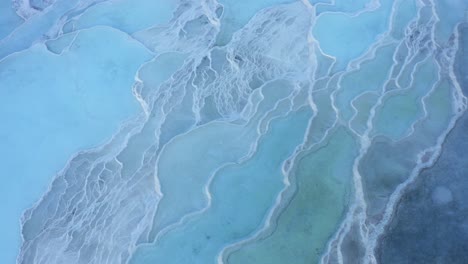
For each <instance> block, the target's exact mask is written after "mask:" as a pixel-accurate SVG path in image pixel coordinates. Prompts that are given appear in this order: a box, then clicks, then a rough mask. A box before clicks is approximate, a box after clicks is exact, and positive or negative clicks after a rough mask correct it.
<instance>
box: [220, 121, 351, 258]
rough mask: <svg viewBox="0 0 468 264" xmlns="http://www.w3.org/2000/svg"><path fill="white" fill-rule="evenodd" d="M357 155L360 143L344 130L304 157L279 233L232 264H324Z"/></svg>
mask: <svg viewBox="0 0 468 264" xmlns="http://www.w3.org/2000/svg"><path fill="white" fill-rule="evenodd" d="M356 155H357V145H356V143H355V141H354V139H353V137H352V136H351V135H350V134H349V132H347V131H346V130H345V129H344V128H339V129H338V130H337V131H336V132H335V133H334V134H333V135H332V136H331V138H330V141H329V142H328V144H326V145H325V146H323V147H322V148H320V149H318V150H316V151H313V152H310V153H307V154H306V155H304V156H303V157H302V158H301V159H300V161H299V162H298V164H297V167H296V168H295V170H294V172H293V174H294V176H293V177H295V178H296V185H297V190H296V193H295V194H294V196H293V198H292V200H291V201H290V202H289V203H288V204H287V207H286V209H285V210H284V211H283V212H282V213H281V214H280V215H279V218H278V220H277V221H276V228H275V229H274V230H273V233H272V234H271V235H269V236H267V237H266V238H263V239H260V240H255V241H253V242H250V243H248V244H247V245H244V246H242V247H241V248H240V249H239V250H237V251H235V252H233V253H232V254H231V255H230V256H229V257H228V263H230V264H236V263H242V264H254V263H269V264H276V263H277V264H283V263H291V262H293V263H297V264H302V263H318V260H319V258H320V255H321V254H322V252H323V250H324V248H325V246H326V243H327V241H328V239H329V238H330V236H331V235H332V234H333V233H334V232H335V230H336V229H337V226H338V225H339V223H340V221H341V219H342V217H343V215H344V213H345V211H346V208H347V205H348V203H349V194H350V192H351V191H352V190H351V186H352V182H351V181H352V165H353V160H354V158H355V156H356Z"/></svg>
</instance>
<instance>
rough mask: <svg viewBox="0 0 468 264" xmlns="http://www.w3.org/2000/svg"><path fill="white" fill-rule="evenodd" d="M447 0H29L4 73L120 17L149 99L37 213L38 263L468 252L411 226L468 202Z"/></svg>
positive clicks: (453, 25)
mask: <svg viewBox="0 0 468 264" xmlns="http://www.w3.org/2000/svg"><path fill="white" fill-rule="evenodd" d="M251 2H252V3H251ZM439 2H440V3H439ZM447 2H449V1H442V0H441V1H437V0H414V1H408V0H380V1H378V0H370V1H364V0H361V1H353V4H352V5H350V4H349V3H348V1H340V0H336V1H333V2H328V1H314V0H311V1H306V0H302V1H284V0H283V1H279V0H264V1H235V0H218V1H216V0H202V1H190V0H180V1H162V0H161V1H149V0H138V1H130V0H120V1H115V3H113V2H112V1H97V0H95V1H78V0H74V1H60V0H56V1H29V2H28V1H17V2H16V5H15V6H16V10H17V12H18V14H20V15H21V17H23V18H24V19H25V21H24V22H23V24H21V25H20V26H18V27H17V28H16V29H15V30H13V31H12V32H11V33H10V34H9V35H8V36H7V37H5V38H4V39H2V40H1V41H0V58H4V59H2V60H1V61H0V70H1V63H6V62H8V60H9V58H11V56H15V54H18V52H19V53H21V52H23V50H33V47H36V46H33V47H31V45H32V44H33V43H36V42H37V41H40V42H41V43H43V44H44V47H45V49H46V50H47V51H46V52H48V53H50V54H53V55H54V56H55V57H57V59H58V60H61V59H64V60H65V59H66V58H67V56H74V55H75V53H77V52H78V51H79V49H86V48H89V49H92V48H93V45H92V44H89V43H90V40H89V39H93V36H97V35H99V36H102V35H103V34H109V35H112V38H113V39H115V41H113V44H114V45H116V46H118V48H116V49H117V51H118V50H124V49H126V51H125V52H126V54H133V53H138V54H139V56H140V57H139V58H140V59H139V61H138V63H139V64H138V67H139V68H138V69H137V70H136V71H135V69H126V70H128V71H130V70H133V71H134V74H135V78H134V81H133V86H132V87H128V89H132V91H133V95H134V97H135V98H136V100H137V101H138V103H139V105H140V106H141V111H140V113H139V114H138V115H137V116H135V117H134V118H131V119H129V120H127V121H125V122H124V123H123V124H122V125H121V126H120V129H119V131H118V132H117V133H115V134H114V136H113V137H112V139H110V140H109V141H108V142H107V143H105V144H103V145H102V146H100V147H98V148H95V149H92V150H88V151H82V152H80V153H77V154H76V155H75V156H74V157H72V158H71V159H70V161H69V162H68V164H67V165H66V167H65V168H64V169H63V170H62V171H61V172H60V173H59V174H58V175H57V176H56V177H55V179H54V181H53V182H52V184H51V185H50V189H49V191H48V192H47V193H46V194H45V195H44V196H43V197H42V198H41V199H40V201H38V202H37V203H36V204H35V205H34V206H33V207H32V208H30V209H28V210H27V211H26V212H25V213H24V215H23V218H22V221H21V224H22V238H23V243H22V245H21V252H20V254H19V256H18V263H25V264H26V263H28V264H31V263H47V264H53V263H99V264H103V263H112V264H118V263H132V264H142V263H192V264H197V263H200V264H206V263H231V264H236V263H239V264H241V263H242V264H249V263H252V264H254V263H269V264H274V263H278V264H279V263H324V264H325V263H340V264H341V263H408V262H407V261H409V260H411V259H412V261H410V262H411V263H431V262H430V261H431V259H433V258H437V259H439V260H438V261H442V262H437V263H449V262H450V263H464V261H463V260H460V259H464V260H467V256H466V254H464V253H459V252H461V249H460V248H462V246H461V245H458V248H459V249H460V250H458V249H457V248H452V249H453V250H452V249H451V250H452V251H450V250H449V249H447V250H446V251H444V249H441V248H440V247H438V248H439V250H440V252H446V253H440V255H439V254H438V253H433V255H430V253H429V252H426V251H425V250H427V251H429V250H430V247H431V246H432V245H434V247H437V245H438V244H437V242H430V241H429V240H425V243H428V246H427V247H426V246H424V248H425V250H421V251H416V250H413V249H410V248H411V247H410V245H413V244H411V243H413V242H407V241H410V240H406V239H411V238H413V237H408V236H407V235H406V234H407V232H413V233H411V234H413V235H414V237H416V235H415V234H419V233H417V232H425V231H420V229H419V228H421V227H419V225H420V224H421V223H425V226H426V228H431V227H432V226H443V225H445V224H444V223H445V222H446V218H444V217H449V216H445V215H448V214H452V213H453V214H456V215H457V217H458V218H460V219H461V218H462V217H463V216H464V214H463V213H461V211H460V210H465V209H463V208H464V207H463V206H462V205H464V203H462V202H461V200H463V198H462V197H463V191H462V188H461V187H460V188H459V187H455V186H454V185H453V184H455V183H453V182H452V181H451V180H449V179H446V178H443V177H441V176H437V173H440V170H442V168H444V167H443V166H452V163H451V162H455V161H454V158H453V156H457V155H458V154H456V155H455V154H444V153H445V152H447V153H452V152H453V153H456V152H457V151H458V150H459V149H458V148H461V147H459V146H457V143H456V142H458V141H463V138H464V137H463V135H462V134H463V133H461V132H453V135H452V137H453V139H451V140H452V141H453V142H454V143H447V144H446V145H447V146H446V148H447V150H442V147H443V146H444V141H445V139H446V137H447V134H448V133H449V132H450V131H451V129H452V128H453V127H454V126H455V124H456V122H457V120H458V119H459V118H460V117H461V116H462V115H463V114H464V112H465V110H466V107H467V102H466V97H465V95H464V93H463V92H464V90H466V89H468V88H466V85H467V82H466V79H463V78H464V76H466V66H465V64H466V60H464V59H460V58H466V51H464V50H466V47H467V46H466V38H467V36H466V23H462V22H463V20H466V18H464V16H465V11H466V10H468V9H467V7H468V4H466V3H464V2H463V1H453V2H451V3H447ZM152 9H155V11H154V13H152V12H147V11H146V10H152ZM156 9H157V10H156ZM239 10H241V11H242V12H241V11H239ZM454 10H456V11H454ZM452 11H453V12H452ZM239 12H241V13H239ZM451 12H452V13H451ZM103 16H104V17H106V18H108V19H102V17H103ZM449 16H450V17H451V18H450V19H448V18H447V17H449ZM93 34H94V35H93ZM90 36H91V37H90ZM96 38H98V37H96ZM119 43H120V44H119ZM86 45H88V46H86ZM114 47H115V46H114ZM40 52H44V51H43V50H41V51H40ZM464 52H465V53H464ZM117 53H118V52H117ZM129 61H130V59H129ZM131 61H132V62H133V60H131ZM91 63H92V62H91ZM135 63H136V62H135ZM109 64H111V63H107V64H105V63H103V65H104V66H102V67H108V65H109ZM106 65H107V66H106ZM84 67H86V66H84ZM119 69H121V68H119V67H116V70H115V72H114V73H111V74H118V71H119ZM124 70H125V69H124ZM0 73H1V72H0ZM110 78H111V77H110ZM0 109H1V108H0ZM463 120H464V119H463ZM465 123H466V122H464V121H463V122H460V124H459V125H458V126H459V127H460V128H456V129H458V130H457V131H459V130H460V131H462V130H463V126H464V125H463V124H465ZM458 137H460V139H458ZM452 141H450V142H452ZM452 149H453V150H452ZM444 151H445V152H444ZM441 152H442V153H443V154H442V156H440V153H441ZM444 155H446V156H447V155H449V156H448V157H446V156H444ZM439 156H440V159H439V161H437V160H438V158H439ZM461 157H462V155H461V154H460V155H459V156H458V159H455V160H458V161H459V162H462V158H461ZM446 160H447V161H446ZM436 161H437V163H436V165H435V166H434V167H433V168H432V169H429V170H427V168H429V167H431V166H433V165H434V163H435V162H436ZM444 164H445V165H444ZM455 166H456V167H463V166H464V165H463V164H461V165H460V164H459V165H455ZM421 171H424V172H423V173H421ZM433 171H434V172H433ZM454 174H456V173H455V172H454ZM453 179H454V181H455V180H460V181H462V177H461V176H460V177H458V176H457V177H454V178H453ZM463 184H464V182H463ZM420 185H424V186H427V187H424V191H421V190H419V189H418V188H419V187H418V186H420ZM430 188H433V189H434V190H432V191H430V192H429V191H428V190H429V189H430ZM408 189H410V190H411V192H408V193H407V191H408ZM402 197H404V198H405V199H404V200H403V201H402V200H401V198H402ZM411 197H413V198H411ZM431 199H432V200H431ZM428 200H431V201H432V204H431V201H428ZM400 201H401V203H400ZM455 204H460V205H459V206H462V207H463V208H462V209H460V208H459V207H457V208H452V207H454V206H455ZM449 205H450V206H451V207H450V208H451V209H448V206H449ZM442 206H445V207H442ZM396 208H398V210H396ZM415 208H422V209H418V210H422V212H423V213H425V214H428V215H430V214H432V212H433V211H437V210H443V211H441V216H440V217H439V218H438V217H434V218H429V217H427V218H426V217H425V216H421V219H422V218H424V219H426V220H425V221H426V222H424V221H423V220H421V221H420V220H418V219H419V218H414V219H410V218H411V217H409V215H410V214H414V211H415V210H416V209H415ZM427 219H430V220H427ZM459 221H462V222H463V221H464V220H459ZM451 223H452V222H451ZM462 225H466V223H465V222H463V223H461V222H453V226H451V227H450V228H451V229H450V230H449V231H450V232H452V233H457V232H458V233H463V235H461V234H460V238H459V239H458V240H456V239H455V240H453V241H454V242H453V243H457V242H456V241H459V240H460V241H464V242H463V243H465V244H466V239H464V238H466V234H468V231H467V229H466V227H465V228H464V229H463V230H461V231H460V230H459V228H461V227H459V226H462ZM447 228H449V227H447ZM457 228H458V229H457ZM415 230H419V231H415ZM444 230H445V229H444ZM405 232H406V233H405ZM441 232H442V231H440V232H439V233H440V234H441V235H440V236H449V235H447V234H445V233H444V234H445V235H442V233H441ZM447 232H448V231H447ZM439 233H438V234H439ZM421 237H424V236H419V237H417V238H413V239H420V238H421ZM421 239H422V238H421ZM444 240H448V238H447V239H444ZM411 241H412V240H411ZM430 243H433V244H431V245H429V244H430ZM434 243H435V244H434ZM420 246H421V244H418V247H420ZM444 248H446V247H444ZM414 252H421V253H414ZM424 252H426V253H424ZM436 252H439V251H436ZM417 254H426V255H425V256H432V257H430V258H429V257H428V259H427V261H422V260H421V259H424V258H422V257H420V256H419V255H417ZM457 258H458V259H457ZM418 261H419V262H418ZM434 263H435V262H434Z"/></svg>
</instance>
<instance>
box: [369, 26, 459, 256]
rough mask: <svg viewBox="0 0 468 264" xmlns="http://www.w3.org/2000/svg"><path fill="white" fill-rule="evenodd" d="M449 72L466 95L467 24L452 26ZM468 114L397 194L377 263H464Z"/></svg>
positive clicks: (381, 241)
mask: <svg viewBox="0 0 468 264" xmlns="http://www.w3.org/2000/svg"><path fill="white" fill-rule="evenodd" d="M458 33H459V49H458V52H457V54H456V60H455V69H454V73H455V75H456V77H457V80H458V82H459V84H460V86H461V88H462V90H463V92H464V93H465V95H466V94H468V63H467V62H468V23H462V24H460V25H459V27H458ZM466 131H468V114H466V113H465V114H464V115H463V116H462V117H461V118H460V119H459V120H458V122H457V123H456V125H455V126H454V128H453V129H452V131H451V132H450V133H449V135H448V137H447V139H446V141H445V142H444V144H443V148H442V152H441V155H440V157H439V159H438V160H437V161H436V162H435V163H434V165H433V166H432V167H430V168H428V169H425V170H423V171H422V172H421V174H420V176H419V177H418V179H417V180H416V181H415V182H414V183H413V184H412V185H411V186H409V188H408V191H407V192H406V193H405V194H404V195H403V196H402V197H401V201H400V203H399V204H398V206H397V208H396V211H395V215H394V216H393V219H392V220H391V222H390V224H389V225H388V227H387V230H386V233H385V234H384V235H383V236H382V238H381V240H380V243H379V247H378V249H377V252H376V253H377V259H378V262H379V263H382V264H386V263H392V264H393V263H395V264H398V263H416V264H417V263H453V264H457V263H460V264H461V263H468V251H467V250H466V249H467V248H468V195H467V194H466V190H467V189H468V178H467V177H466V171H467V168H468V152H467V151H466V150H467V149H468V134H467V133H466Z"/></svg>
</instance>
